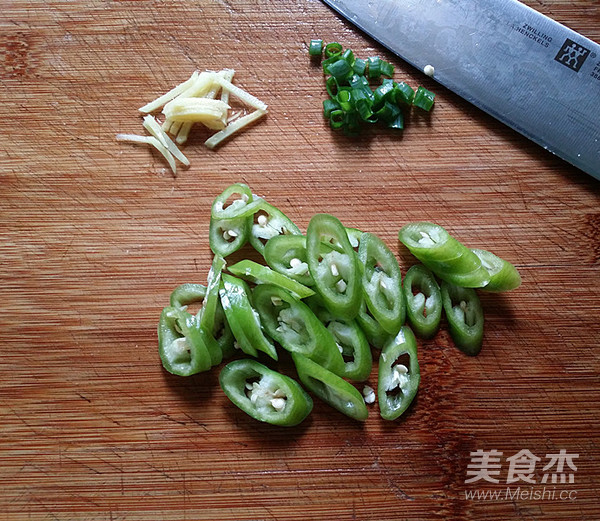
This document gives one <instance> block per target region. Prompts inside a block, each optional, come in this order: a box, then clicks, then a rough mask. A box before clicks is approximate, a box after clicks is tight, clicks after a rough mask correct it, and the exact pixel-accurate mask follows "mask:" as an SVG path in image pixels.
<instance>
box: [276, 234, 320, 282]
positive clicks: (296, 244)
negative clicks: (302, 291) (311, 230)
mask: <svg viewBox="0 0 600 521" xmlns="http://www.w3.org/2000/svg"><path fill="white" fill-rule="evenodd" d="M264 257H265V260H266V261H267V264H268V265H269V266H271V268H273V269H274V270H275V271H277V272H278V273H281V274H283V275H286V276H288V277H290V278H291V279H294V280H295V281H297V282H299V283H300V284H303V285H304V286H313V285H314V283H315V281H314V280H313V278H312V276H311V274H310V271H309V269H308V263H307V262H306V237H304V236H303V235H276V236H275V237H272V238H270V239H269V240H268V241H267V244H266V245H265V251H264Z"/></svg>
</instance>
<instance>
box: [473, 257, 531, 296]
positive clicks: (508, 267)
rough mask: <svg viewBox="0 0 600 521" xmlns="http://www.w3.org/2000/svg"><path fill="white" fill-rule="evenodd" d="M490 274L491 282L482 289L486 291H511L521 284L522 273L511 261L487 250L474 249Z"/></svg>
mask: <svg viewBox="0 0 600 521" xmlns="http://www.w3.org/2000/svg"><path fill="white" fill-rule="evenodd" d="M472 251H473V253H475V255H477V256H478V257H479V259H480V260H481V263H482V264H483V267H484V268H485V269H486V270H487V271H488V273H489V274H490V282H489V283H488V284H487V286H484V287H483V288H481V289H484V290H486V291H509V290H511V289H516V288H518V287H519V286H520V285H521V275H519V272H518V271H517V268H515V267H514V266H513V265H512V264H511V263H510V262H508V261H505V260H504V259H502V258H500V257H498V256H497V255H494V254H493V253H492V252H489V251H486V250H476V249H473V250H472Z"/></svg>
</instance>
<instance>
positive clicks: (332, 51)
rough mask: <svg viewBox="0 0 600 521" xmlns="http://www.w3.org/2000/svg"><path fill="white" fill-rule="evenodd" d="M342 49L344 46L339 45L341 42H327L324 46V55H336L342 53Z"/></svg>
mask: <svg viewBox="0 0 600 521" xmlns="http://www.w3.org/2000/svg"><path fill="white" fill-rule="evenodd" d="M343 50H344V48H343V47H342V46H341V44H339V43H337V42H331V43H328V44H327V45H326V46H325V57H326V58H331V57H332V56H338V55H340V54H342V51H343Z"/></svg>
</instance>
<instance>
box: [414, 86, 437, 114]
mask: <svg viewBox="0 0 600 521" xmlns="http://www.w3.org/2000/svg"><path fill="white" fill-rule="evenodd" d="M434 98H435V94H434V93H433V92H431V91H430V90H427V89H426V88H425V87H419V88H418V89H417V92H416V94H415V99H414V100H413V105H414V106H415V107H419V108H420V109H423V110H426V111H430V110H431V108H432V107H433V101H434Z"/></svg>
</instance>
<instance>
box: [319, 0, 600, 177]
mask: <svg viewBox="0 0 600 521" xmlns="http://www.w3.org/2000/svg"><path fill="white" fill-rule="evenodd" d="M323 1H324V2H325V3H326V4H327V5H329V6H330V7H331V8H333V9H334V10H335V11H336V12H338V13H339V14H341V15H342V16H343V17H344V18H346V19H347V20H349V21H350V22H352V23H353V24H354V25H356V26H357V27H358V28H359V29H361V30H362V31H364V32H365V33H367V34H368V35H369V36H371V37H372V38H373V39H375V40H376V41H378V42H379V43H381V44H382V45H383V46H385V47H387V48H388V49H389V50H391V51H392V52H393V53H395V54H397V55H398V56H399V57H400V58H402V59H403V60H404V61H406V62H408V63H409V64H411V65H413V66H414V67H416V68H417V69H420V70H421V71H423V70H424V68H425V67H426V66H427V65H431V66H432V67H433V68H434V71H435V72H434V75H433V78H434V80H436V81H437V82H439V83H440V84H442V85H443V86H445V87H447V88H448V89H450V90H451V91H453V92H455V93H456V94H458V95H459V96H461V97H462V98H464V99H465V100H467V101H469V102H471V103H473V104H474V105H476V106H477V107H479V108H480V109H482V110H484V111H485V112H487V113H489V114H490V115H492V116H493V117H495V118H496V119H498V120H500V121H502V122H503V123H505V124H506V125H508V126H509V127H511V128H513V129H514V130H516V131H518V132H520V133H521V134H523V135H524V136H526V137H527V138H529V139H531V140H532V141H534V142H536V143H538V144H539V145H541V146H542V147H544V148H545V149H546V150H548V151H550V152H552V153H553V154H556V155H557V156H559V157H561V158H563V159H565V160H566V161H568V162H569V163H571V164H573V165H575V166H576V167H578V168H580V169H581V170H583V171H584V172H587V173H588V174H590V175H592V176H593V177H595V178H596V179H600V45H598V44H597V43H595V42H593V41H592V40H590V39H589V38H586V37H584V36H582V35H580V34H578V33H576V32H575V31H572V30H571V29H569V28H567V27H565V26H564V25H561V24H559V23H558V22H556V21H554V20H552V19H551V18H548V17H547V16H545V15H543V14H541V13H539V12H537V11H535V10H534V9H531V8H530V7H528V6H526V5H524V4H522V3H520V2H518V1H516V0H478V1H476V2H472V1H471V0H376V1H373V0H323Z"/></svg>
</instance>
